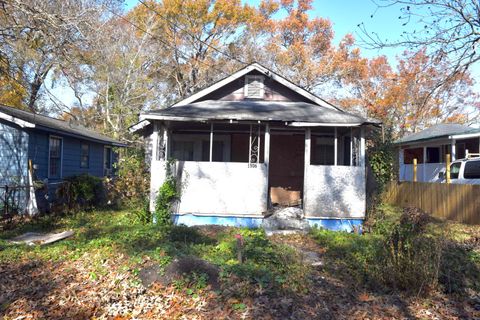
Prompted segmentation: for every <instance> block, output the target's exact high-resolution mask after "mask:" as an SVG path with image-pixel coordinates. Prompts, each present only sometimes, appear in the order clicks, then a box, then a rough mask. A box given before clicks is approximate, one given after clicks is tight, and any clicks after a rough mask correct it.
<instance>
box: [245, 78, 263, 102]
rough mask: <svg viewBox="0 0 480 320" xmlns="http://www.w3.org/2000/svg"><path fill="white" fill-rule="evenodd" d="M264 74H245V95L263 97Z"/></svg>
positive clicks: (247, 96) (255, 97)
mask: <svg viewBox="0 0 480 320" xmlns="http://www.w3.org/2000/svg"><path fill="white" fill-rule="evenodd" d="M263 95H264V87H263V76H245V97H246V98H251V99H263Z"/></svg>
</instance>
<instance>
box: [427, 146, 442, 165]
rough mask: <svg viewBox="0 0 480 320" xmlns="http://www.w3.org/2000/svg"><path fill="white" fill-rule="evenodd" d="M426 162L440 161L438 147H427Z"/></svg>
mask: <svg viewBox="0 0 480 320" xmlns="http://www.w3.org/2000/svg"><path fill="white" fill-rule="evenodd" d="M427 163H440V148H427Z"/></svg>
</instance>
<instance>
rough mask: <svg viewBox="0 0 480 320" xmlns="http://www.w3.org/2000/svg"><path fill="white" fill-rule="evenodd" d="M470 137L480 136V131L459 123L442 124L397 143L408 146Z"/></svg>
mask: <svg viewBox="0 0 480 320" xmlns="http://www.w3.org/2000/svg"><path fill="white" fill-rule="evenodd" d="M469 135H473V136H480V129H476V128H472V127H468V126H465V125H462V124H457V123H441V124H436V125H433V126H431V127H429V128H427V129H425V130H422V131H420V132H416V133H412V134H410V135H407V136H405V137H403V138H401V139H398V140H397V141H396V142H395V143H396V144H407V143H413V142H420V141H424V140H433V139H440V138H447V139H462V138H468V136H469Z"/></svg>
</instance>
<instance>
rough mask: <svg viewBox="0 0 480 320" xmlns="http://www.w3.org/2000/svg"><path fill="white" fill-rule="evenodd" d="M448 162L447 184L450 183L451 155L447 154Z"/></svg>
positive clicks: (446, 171)
mask: <svg viewBox="0 0 480 320" xmlns="http://www.w3.org/2000/svg"><path fill="white" fill-rule="evenodd" d="M446 161H447V168H446V170H445V174H446V175H447V183H450V154H447V156H446Z"/></svg>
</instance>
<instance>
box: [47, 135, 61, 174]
mask: <svg viewBox="0 0 480 320" xmlns="http://www.w3.org/2000/svg"><path fill="white" fill-rule="evenodd" d="M51 138H54V139H59V140H60V168H59V170H60V174H59V175H58V177H57V176H55V177H52V176H51V174H50V150H51V147H52V145H51V144H50V139H51ZM47 170H48V175H47V177H48V179H62V178H63V137H60V136H56V135H49V136H48V168H47Z"/></svg>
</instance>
